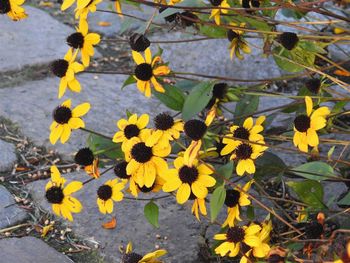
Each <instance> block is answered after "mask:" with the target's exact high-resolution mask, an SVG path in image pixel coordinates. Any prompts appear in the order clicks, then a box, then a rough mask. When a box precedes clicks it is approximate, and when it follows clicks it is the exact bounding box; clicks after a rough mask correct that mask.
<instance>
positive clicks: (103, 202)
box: [97, 178, 125, 214]
mask: <svg viewBox="0 0 350 263" xmlns="http://www.w3.org/2000/svg"><path fill="white" fill-rule="evenodd" d="M124 186H125V184H124V183H123V182H119V179H118V178H116V179H113V180H108V181H107V182H106V183H105V184H104V185H102V186H100V187H99V188H98V190H97V205H98V208H99V209H100V212H101V213H102V214H106V213H108V214H110V213H112V212H113V201H115V202H120V201H121V200H123V197H124V194H123V193H122V192H121V190H123V189H124Z"/></svg>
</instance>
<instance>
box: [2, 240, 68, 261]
mask: <svg viewBox="0 0 350 263" xmlns="http://www.w3.org/2000/svg"><path fill="white" fill-rule="evenodd" d="M0 258H1V262H2V263H11V262H16V263H33V262H35V263H73V261H72V260H71V259H69V258H68V257H67V256H65V255H63V254H61V253H59V252H57V251H56V250H55V249H53V248H52V247H50V246H48V245H47V244H46V243H45V242H44V241H42V240H40V239H38V238H35V237H22V238H6V239H2V240H0Z"/></svg>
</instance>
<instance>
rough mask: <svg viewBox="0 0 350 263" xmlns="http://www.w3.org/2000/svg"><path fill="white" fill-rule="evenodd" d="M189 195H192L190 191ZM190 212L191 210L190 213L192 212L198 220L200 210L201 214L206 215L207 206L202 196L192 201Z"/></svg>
mask: <svg viewBox="0 0 350 263" xmlns="http://www.w3.org/2000/svg"><path fill="white" fill-rule="evenodd" d="M191 195H193V194H192V193H191ZM194 197H195V196H194ZM190 199H191V197H190ZM191 212H192V214H194V215H195V216H196V218H197V220H198V221H200V219H199V212H201V214H202V215H204V216H206V215H207V208H206V206H205V199H204V198H195V199H194V201H193V205H192V209H191Z"/></svg>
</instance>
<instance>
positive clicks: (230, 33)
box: [226, 29, 239, 42]
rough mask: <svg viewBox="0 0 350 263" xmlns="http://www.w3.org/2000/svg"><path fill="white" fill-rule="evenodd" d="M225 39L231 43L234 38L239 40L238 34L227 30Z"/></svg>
mask: <svg viewBox="0 0 350 263" xmlns="http://www.w3.org/2000/svg"><path fill="white" fill-rule="evenodd" d="M226 35H227V39H228V41H230V42H232V40H234V39H235V38H239V34H238V33H236V32H235V31H233V30H232V29H229V30H227V33H226Z"/></svg>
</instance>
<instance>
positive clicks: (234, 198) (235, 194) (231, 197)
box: [225, 189, 241, 207]
mask: <svg viewBox="0 0 350 263" xmlns="http://www.w3.org/2000/svg"><path fill="white" fill-rule="evenodd" d="M240 195H241V194H240V192H239V191H237V190H234V189H229V190H226V198H225V205H226V206H228V207H235V206H236V205H238V202H239V197H240Z"/></svg>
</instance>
